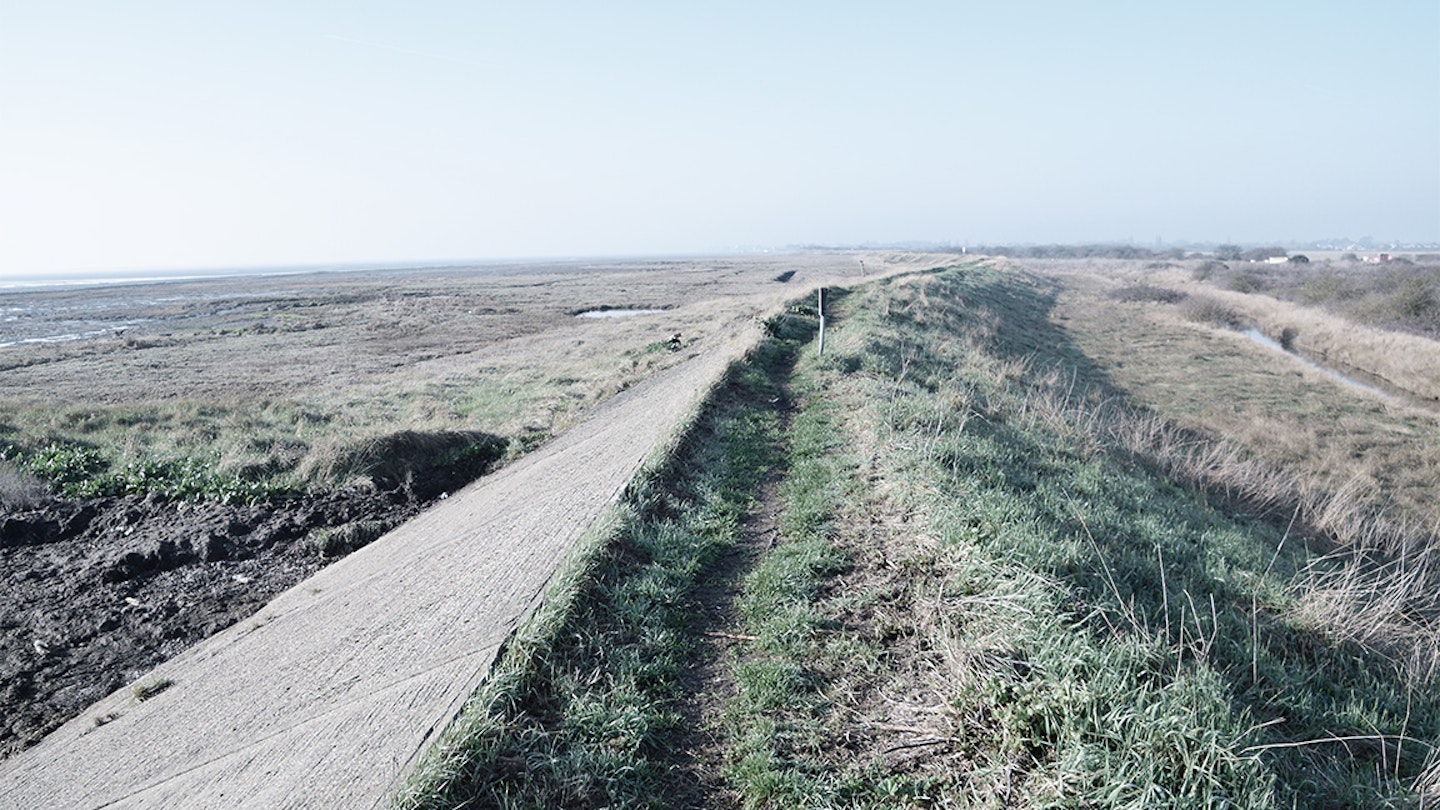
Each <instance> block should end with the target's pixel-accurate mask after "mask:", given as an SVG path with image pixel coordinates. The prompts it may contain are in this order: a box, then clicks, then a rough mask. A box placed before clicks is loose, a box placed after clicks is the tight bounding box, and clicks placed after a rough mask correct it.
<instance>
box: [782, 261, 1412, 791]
mask: <svg viewBox="0 0 1440 810" xmlns="http://www.w3.org/2000/svg"><path fill="white" fill-rule="evenodd" d="M1054 294H1055V293H1054V291H1053V290H1051V289H1049V288H1047V287H1045V286H1044V285H1043V284H1041V283H1039V282H1037V281H1036V280H1033V279H1031V278H1028V277H1026V276H1023V275H1019V274H1013V273H1002V272H999V271H997V270H994V269H990V268H985V267H971V268H967V269H964V270H960V271H950V272H947V273H944V274H939V275H934V276H923V277H916V278H911V279H907V280H903V281H900V282H896V283H893V284H889V285H884V286H877V287H875V288H867V289H866V290H864V291H862V292H861V293H857V295H856V296H854V297H853V298H852V299H851V300H850V301H849V302H847V304H846V311H847V312H848V314H849V318H848V319H847V320H846V321H845V322H844V323H843V325H842V326H840V327H839V328H837V329H836V330H835V332H834V338H833V343H832V345H833V346H834V347H835V348H834V351H833V353H832V354H831V356H830V357H829V359H828V360H827V361H826V362H825V363H824V364H818V365H817V368H815V369H814V371H813V373H814V375H815V378H816V380H817V381H818V383H819V384H821V385H823V386H824V388H825V398H826V399H827V400H828V401H831V402H835V403H838V407H839V408H840V409H841V410H842V411H843V412H845V413H847V414H850V416H851V418H850V419H849V420H848V422H849V427H850V430H851V435H852V437H853V441H854V444H855V446H856V447H868V448H870V450H869V453H870V455H871V457H872V458H874V459H875V465H876V468H877V477H878V479H879V483H878V484H877V485H876V486H877V487H879V488H883V489H884V490H885V491H887V492H888V493H889V495H888V496H887V498H886V500H887V501H888V503H889V504H890V507H889V508H890V509H891V510H892V511H895V512H898V513H899V514H901V515H904V516H906V517H907V518H909V520H910V521H911V522H910V524H909V525H911V526H913V527H914V528H913V529H910V530H907V532H906V533H908V532H910V531H913V535H911V537H910V541H909V542H903V538H902V542H899V543H897V544H894V545H892V549H893V552H892V553H893V554H894V556H892V557H891V559H890V560H889V561H888V563H887V565H888V566H890V567H892V568H900V569H902V570H904V569H907V568H908V569H911V570H913V571H914V573H913V574H912V575H909V576H908V577H902V580H904V581H906V582H907V583H908V584H906V585H905V588H902V589H901V590H902V592H903V591H904V590H905V589H906V588H908V590H909V591H910V592H912V593H918V592H925V593H926V596H925V597H924V598H923V599H911V600H910V603H911V604H912V605H913V606H915V608H916V610H915V611H914V612H913V614H912V615H913V616H914V621H913V624H912V626H913V627H914V628H915V633H916V637H915V638H913V639H910V640H908V641H907V642H905V643H904V644H900V643H898V642H896V641H893V640H891V641H886V642H885V644H884V648H885V649H886V650H887V651H894V650H899V649H902V648H906V647H908V648H910V649H914V650H918V651H919V652H920V654H921V655H922V656H928V657H930V658H931V660H932V664H933V666H932V668H931V670H932V671H931V674H930V676H929V677H930V678H931V679H932V684H933V686H934V688H935V689H937V690H940V691H941V692H942V693H943V694H944V695H945V698H946V700H945V703H946V706H947V712H946V713H947V717H948V719H949V725H948V727H947V728H945V729H944V735H945V736H947V737H948V738H949V742H948V745H949V746H950V747H951V751H952V752H953V753H956V754H958V755H959V757H960V759H961V760H963V761H964V762H966V763H968V769H967V771H966V772H964V773H954V772H953V771H948V770H947V771H944V772H938V773H934V774H931V776H932V781H931V782H930V783H929V786H928V792H927V794H926V795H927V796H930V797H935V796H947V797H949V799H950V801H952V802H953V803H956V804H960V805H966V804H974V805H981V806H992V805H993V806H1000V805H1007V806H1077V807H1078V806H1083V807H1157V806H1194V807H1201V806H1204V807H1215V806H1235V807H1288V806H1294V805H1298V806H1305V807H1387V806H1397V807H1398V806H1411V805H1413V804H1415V803H1417V802H1418V801H1419V799H1420V796H1421V795H1422V794H1423V793H1424V792H1425V791H1427V790H1428V791H1430V794H1431V795H1432V796H1433V792H1434V790H1435V787H1434V779H1435V774H1436V770H1435V762H1436V754H1435V747H1434V746H1435V744H1436V741H1437V740H1440V707H1437V704H1436V701H1435V698H1434V696H1433V692H1434V689H1433V688H1434V685H1435V684H1434V677H1433V671H1432V672H1430V673H1428V674H1427V673H1425V672H1423V671H1421V672H1417V671H1415V670H1413V669H1410V668H1407V667H1405V666H1403V662H1394V661H1390V660H1387V659H1386V658H1385V657H1383V656H1382V655H1381V654H1379V653H1378V652H1376V651H1374V650H1367V649H1365V648H1363V647H1361V646H1360V645H1357V644H1354V643H1350V642H1347V641H1345V640H1344V639H1343V638H1339V637H1337V635H1336V634H1332V633H1330V632H1328V628H1326V627H1320V626H1315V625H1314V623H1313V622H1312V621H1310V620H1308V619H1307V617H1306V616H1305V614H1304V612H1303V611H1301V610H1299V607H1300V604H1301V600H1302V597H1303V594H1300V593H1297V591H1296V589H1295V584H1296V580H1295V579H1294V576H1295V574H1296V573H1297V572H1299V571H1301V570H1302V569H1303V568H1304V566H1305V563H1306V562H1307V559H1308V556H1309V555H1308V553H1307V552H1306V551H1305V541H1306V538H1305V537H1303V536H1301V534H1300V530H1301V529H1303V528H1305V527H1302V526H1293V527H1291V532H1289V533H1288V534H1287V531H1286V522H1285V521H1284V520H1283V519H1281V520H1280V521H1279V522H1276V521H1273V520H1262V519H1258V518H1255V517H1250V516H1247V515H1246V514H1243V512H1249V514H1250V515H1255V514H1260V512H1259V511H1258V510H1253V509H1246V504H1245V501H1244V499H1243V493H1232V494H1239V495H1241V496H1242V497H1240V498H1239V499H1238V500H1237V499H1236V498H1233V497H1232V498H1226V497H1224V495H1225V493H1223V492H1216V491H1211V490H1208V489H1207V484H1213V483H1214V482H1213V481H1211V482H1207V481H1205V480H1189V481H1187V480H1184V479H1183V477H1182V478H1181V479H1180V480H1178V481H1177V480H1171V479H1168V478H1166V477H1164V476H1162V475H1161V474H1159V472H1158V471H1160V470H1170V471H1172V474H1173V473H1178V472H1181V471H1179V470H1176V469H1175V468H1174V467H1173V466H1171V465H1168V464H1167V463H1166V461H1165V460H1164V459H1160V458H1147V457H1145V456H1144V455H1142V454H1140V453H1138V452H1137V450H1138V449H1140V445H1130V446H1126V445H1121V444H1119V443H1112V442H1111V441H1110V440H1111V439H1113V434H1107V432H1106V431H1104V430H1097V429H1096V428H1097V427H1099V426H1098V425H1097V424H1096V423H1095V422H1094V419H1095V418H1096V417H1095V414H1096V412H1097V410H1098V408H1099V405H1100V404H1101V403H1103V402H1104V401H1105V400H1106V399H1107V398H1112V397H1114V396H1116V395H1117V392H1116V391H1114V390H1110V389H1106V388H1105V386H1104V375H1103V374H1101V373H1100V372H1099V371H1098V370H1097V369H1094V368H1092V367H1089V366H1088V364H1087V361H1086V359H1085V358H1084V356H1083V355H1082V354H1081V353H1080V352H1079V351H1078V349H1077V348H1076V347H1075V346H1074V344H1072V343H1071V342H1070V341H1069V339H1068V337H1067V336H1066V335H1065V333H1064V332H1063V331H1061V330H1059V329H1057V328H1056V327H1054V326H1053V325H1052V324H1051V323H1050V322H1049V320H1048V318H1047V317H1046V315H1047V313H1048V311H1049V308H1050V307H1051V306H1052V305H1053V301H1054ZM803 370H804V369H802V371H803ZM1188 440H1189V441H1199V440H1200V439H1199V438H1198V437H1194V436H1193V435H1192V436H1189V437H1188ZM1212 502H1215V503H1219V504H1222V505H1223V506H1225V507H1226V508H1224V509H1221V508H1215V507H1212V506H1211V505H1210V504H1211V503H1212ZM1273 511H1274V510H1273V509H1272V512H1273ZM838 519H839V520H842V521H843V520H844V519H845V518H844V516H843V515H842V516H841V517H839V518H838ZM894 580H895V576H894V575H890V576H886V577H883V578H878V579H877V582H879V583H882V584H884V583H889V584H888V586H887V587H889V588H890V590H892V591H893V590H894ZM877 593H880V591H877ZM922 609H923V610H922ZM924 611H928V613H929V615H924ZM836 615H837V616H838V615H840V614H839V613H838V612H837V614H836ZM856 688H857V687H856V685H855V684H850V685H848V686H847V689H848V690H849V691H852V692H853V691H854V690H855V689H856ZM872 688H874V689H875V690H877V691H882V692H883V691H884V689H885V688H886V679H885V678H884V677H883V676H882V677H881V678H879V679H878V680H877V681H876V682H875V683H874V684H873V686H872ZM937 756H938V747H937ZM816 804H822V803H820V802H816Z"/></svg>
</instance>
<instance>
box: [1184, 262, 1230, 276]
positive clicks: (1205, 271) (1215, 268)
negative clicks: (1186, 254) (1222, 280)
mask: <svg viewBox="0 0 1440 810" xmlns="http://www.w3.org/2000/svg"><path fill="white" fill-rule="evenodd" d="M1229 269H1230V265H1228V264H1226V263H1224V262H1217V261H1215V260H1214V259H1206V260H1205V261H1203V262H1200V263H1199V264H1197V265H1195V267H1194V269H1192V270H1191V271H1190V277H1191V278H1193V279H1195V280H1196V281H1204V280H1205V279H1207V278H1210V277H1211V276H1213V275H1215V274H1216V273H1224V272H1226V271H1228V270H1229Z"/></svg>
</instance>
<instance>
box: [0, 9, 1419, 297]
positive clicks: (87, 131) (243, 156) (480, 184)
mask: <svg viewBox="0 0 1440 810" xmlns="http://www.w3.org/2000/svg"><path fill="white" fill-rule="evenodd" d="M1341 235H1349V236H1351V237H1359V236H1362V235H1372V236H1375V237H1377V238H1381V239H1399V240H1407V241H1440V2H1437V1H1436V0H1406V1H1396V0H1375V1H1374V2H1365V3H1361V2H1304V3H1301V2H1294V3H1291V2H1283V3H1282V2H1263V0H1261V1H1260V2H1256V0H1245V1H1234V0H1212V1H1211V2H1205V3H1200V2H1194V3H1186V4H1177V3H1162V2H1153V1H1152V2H1092V3H1069V2H1064V3H1062V2H1007V3H1001V2H990V3H971V2H950V3H941V2H891V3H883V4H882V3H851V2H827V3H819V2H793V3H781V2H745V1H744V0H732V1H731V2H726V3H712V4H703V5H702V4H690V3H673V2H671V3H659V2H654V3H642V2H623V1H622V2H611V3H563V2H524V3H520V2H512V3H493V2H468V3H467V2H426V1H425V0H418V1H412V2H404V3H401V2H355V1H354V0H346V1H345V2H338V1H337V2H329V1H328V0H325V1H317V0H312V1H311V2H303V1H301V2H268V1H265V0H252V1H251V2H245V3H233V2H226V3H207V2H139V1H130V2H123V3H122V2H115V1H114V0H107V1H106V2H85V1H84V0H46V2H28V1H24V0H0V277H4V276H7V275H18V274H30V273H35V272H47V271H76V270H105V269H140V268H157V269H158V268H184V267H197V268H199V267H216V266H250V265H276V264H301V263H318V262H352V261H391V260H394V261H401V260H431V259H435V260H443V259H462V258H506V257H545V256H567V255H568V256H575V255H606V254H655V253H673V252H704V251H718V250H726V249H731V248H736V247H742V246H752V247H754V246H771V247H778V246H783V245H786V244H793V243H831V244H834V243H846V244H854V243H861V242H885V241H896V240H933V241H954V242H957V243H961V242H968V243H971V244H974V243H997V242H1018V241H1024V242H1078V241H1101V240H1116V239H1127V238H1133V239H1135V240H1137V241H1139V242H1141V243H1150V242H1153V241H1154V240H1155V238H1156V237H1162V238H1164V239H1166V240H1182V239H1183V240H1221V241H1239V242H1260V241H1277V240H1279V241H1283V240H1309V239H1316V238H1322V237H1332V236H1341Z"/></svg>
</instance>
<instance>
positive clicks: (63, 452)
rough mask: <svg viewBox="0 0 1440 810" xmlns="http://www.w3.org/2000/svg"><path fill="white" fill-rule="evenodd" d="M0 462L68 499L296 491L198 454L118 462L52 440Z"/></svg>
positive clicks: (264, 495) (249, 498) (245, 497)
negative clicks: (219, 466)
mask: <svg viewBox="0 0 1440 810" xmlns="http://www.w3.org/2000/svg"><path fill="white" fill-rule="evenodd" d="M0 462H7V463H10V464H13V465H15V466H16V467H18V468H19V469H21V470H24V471H25V472H27V473H29V474H31V475H33V476H36V477H37V478H40V479H43V480H46V481H48V482H49V483H50V484H51V485H53V486H54V487H55V488H56V490H57V491H59V492H60V493H61V494H62V495H64V496H65V497H68V498H97V497H104V496H121V495H157V496H159V497H162V498H167V499H170V500H181V501H199V500H211V501H220V502H222V503H258V502H261V501H265V500H270V499H274V498H280V497H285V496H287V495H289V494H291V492H292V490H290V489H289V488H286V487H281V486H277V485H275V484H273V483H271V482H268V481H263V480H262V481H255V480H247V479H245V478H243V477H241V476H238V475H225V474H222V473H219V472H217V471H216V470H215V467H214V465H213V464H209V463H206V462H204V461H201V460H198V459H193V458H182V459H145V460H139V461H127V462H124V463H116V462H115V461H113V460H112V459H110V458H109V457H107V456H106V455H105V454H104V453H102V452H101V451H100V450H98V449H96V448H93V447H88V446H85V445H81V444H65V443H59V442H51V443H49V444H46V445H44V446H42V447H40V448H38V449H36V450H34V451H32V452H29V453H26V452H24V451H22V450H19V449H17V448H15V447H13V446H11V447H7V448H5V449H4V450H3V451H0Z"/></svg>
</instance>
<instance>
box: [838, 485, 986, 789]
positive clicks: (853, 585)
mask: <svg viewBox="0 0 1440 810" xmlns="http://www.w3.org/2000/svg"><path fill="white" fill-rule="evenodd" d="M867 467H868V468H867V469H866V470H863V471H862V472H863V473H864V474H866V475H867V477H868V482H869V484H870V485H871V486H883V485H882V484H881V482H880V477H879V473H878V472H877V471H876V470H875V468H874V465H873V463H872V464H871V465H867ZM850 518H851V523H850V528H849V529H847V530H846V531H841V532H838V533H837V534H836V535H835V536H834V538H833V542H834V543H835V544H836V545H837V546H839V548H840V549H841V551H842V552H843V553H844V554H845V555H846V556H847V557H848V559H849V561H850V566H849V567H848V568H847V570H845V571H844V572H843V573H841V574H839V575H837V576H836V577H834V578H833V579H832V580H831V581H830V583H829V587H828V588H827V590H826V594H825V597H824V599H823V601H822V607H821V612H822V613H823V614H825V615H827V616H830V617H831V618H832V621H833V627H834V629H833V633H835V634H843V635H846V636H849V637H850V638H851V639H852V640H853V641H852V642H851V643H855V644H859V645H863V646H867V647H870V648H872V651H871V654H872V655H873V656H875V658H876V660H877V662H878V665H877V666H874V667H868V668H867V667H855V668H853V669H848V670H844V669H842V670H839V671H836V672H834V673H833V677H832V680H831V682H830V685H829V689H828V690H827V697H828V698H829V700H830V701H831V705H832V706H833V707H834V717H833V719H832V722H831V725H830V730H831V735H832V739H831V741H830V743H829V746H830V756H831V761H832V763H833V765H834V767H835V768H836V769H837V770H840V769H849V770H852V771H856V770H862V771H863V770H871V771H873V772H876V773H879V774H883V775H886V776H897V775H903V776H905V777H907V778H909V779H910V780H912V781H916V782H925V781H931V780H933V781H934V782H937V783H941V782H954V781H956V780H957V779H963V777H962V776H961V775H962V774H966V773H968V772H971V771H972V770H973V769H974V763H973V762H972V761H971V759H970V757H969V756H968V754H967V753H966V748H965V746H964V745H962V744H961V743H962V740H964V739H966V738H969V737H971V736H972V735H976V734H983V733H984V729H983V718H972V722H968V723H967V722H963V721H962V719H961V718H959V717H958V716H957V715H956V713H955V711H954V709H953V708H952V706H951V703H950V701H949V700H948V699H947V698H946V697H945V696H946V695H947V694H953V692H954V690H955V688H956V678H955V676H956V674H957V668H956V666H955V663H956V662H955V656H956V655H957V654H958V653H959V651H957V650H953V649H949V648H947V646H946V645H945V643H944V639H945V638H946V634H945V632H944V625H945V622H946V616H947V614H948V613H950V612H952V611H953V610H954V609H955V605H953V604H950V603H949V601H948V600H947V599H946V595H945V593H944V581H945V577H946V570H945V568H944V566H943V562H942V561H941V560H940V559H939V551H938V548H937V547H936V544H935V543H934V542H933V540H932V539H931V538H928V537H927V536H926V535H925V534H924V533H923V530H922V529H921V528H920V527H919V526H918V525H917V524H916V523H915V522H914V521H912V519H911V516H910V515H909V514H907V512H906V511H905V510H904V509H903V507H901V506H900V505H899V504H896V503H894V502H892V501H890V500H888V499H887V498H885V497H884V496H883V495H879V494H875V495H872V496H871V497H869V498H867V499H866V503H865V504H864V509H863V514H853V515H851V516H850ZM1013 777H1014V774H1007V775H1006V781H1007V782H1008V781H1009V780H1010V779H1011V778H1013Z"/></svg>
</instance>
